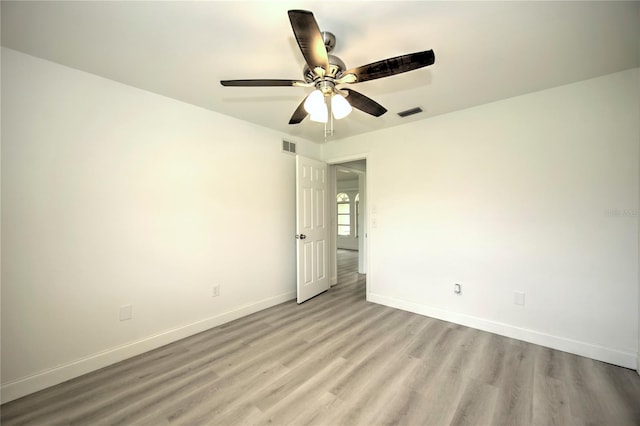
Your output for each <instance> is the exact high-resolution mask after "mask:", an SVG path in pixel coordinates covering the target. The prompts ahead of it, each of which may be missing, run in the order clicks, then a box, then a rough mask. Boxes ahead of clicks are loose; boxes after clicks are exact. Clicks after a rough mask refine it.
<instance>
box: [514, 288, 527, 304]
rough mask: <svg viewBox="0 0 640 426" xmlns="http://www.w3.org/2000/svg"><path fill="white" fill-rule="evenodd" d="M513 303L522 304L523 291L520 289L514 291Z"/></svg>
mask: <svg viewBox="0 0 640 426" xmlns="http://www.w3.org/2000/svg"><path fill="white" fill-rule="evenodd" d="M513 303H515V304H516V305H521V306H524V293H523V292H521V291H516V292H514V293H513Z"/></svg>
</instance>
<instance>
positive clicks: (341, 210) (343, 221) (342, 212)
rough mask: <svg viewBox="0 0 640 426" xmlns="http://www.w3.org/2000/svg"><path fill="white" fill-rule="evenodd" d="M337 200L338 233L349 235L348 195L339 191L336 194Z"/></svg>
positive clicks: (349, 211)
mask: <svg viewBox="0 0 640 426" xmlns="http://www.w3.org/2000/svg"><path fill="white" fill-rule="evenodd" d="M336 201H337V202H338V235H342V236H347V237H348V236H349V235H351V206H350V204H349V201H350V200H349V196H348V195H347V194H345V193H344V192H340V193H339V194H338V195H337V196H336Z"/></svg>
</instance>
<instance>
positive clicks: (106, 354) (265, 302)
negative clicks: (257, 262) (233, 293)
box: [0, 292, 296, 404]
mask: <svg viewBox="0 0 640 426" xmlns="http://www.w3.org/2000/svg"><path fill="white" fill-rule="evenodd" d="M295 298H296V293H295V292H288V293H283V294H280V295H278V296H273V297H269V298H266V299H262V300H260V301H257V302H252V303H248V304H246V305H243V306H240V307H237V308H235V309H233V310H231V311H228V312H225V313H222V314H219V315H215V316H212V317H209V318H205V319H203V320H200V321H196V322H194V323H191V324H187V325H184V326H180V327H176V328H173V329H170V330H166V331H163V332H161V333H158V334H155V335H153V336H149V337H145V338H143V339H140V340H137V341H135V342H131V343H127V344H125V345H122V346H118V347H115V348H111V349H107V350H105V351H102V352H98V353H95V354H92V355H89V356H87V357H84V358H80V359H77V360H75V361H72V362H69V363H67V364H63V365H59V366H57V367H54V368H50V369H47V370H44V371H41V372H39V373H36V374H33V375H30V376H27V377H23V378H20V379H17V380H14V381H11V382H7V383H3V384H2V387H1V388H0V393H1V401H2V403H3V404H4V403H5V402H9V401H13V400H14V399H18V398H21V397H23V396H26V395H29V394H31V393H34V392H37V391H40V390H43V389H46V388H48V387H50V386H54V385H57V384H59V383H62V382H65V381H67V380H71V379H73V378H76V377H79V376H81V375H83V374H87V373H90V372H92V371H95V370H99V369H100V368H104V367H107V366H109V365H112V364H115V363H117V362H120V361H123V360H125V359H128V358H131V357H134V356H136V355H140V354H142V353H144V352H148V351H150V350H153V349H156V348H159V347H161V346H164V345H167V344H169V343H173V342H176V341H178V340H181V339H184V338H185V337H189V336H193V335H194V334H198V333H201V332H203V331H206V330H209V329H211V328H214V327H217V326H219V325H222V324H225V323H227V322H230V321H233V320H236V319H238V318H242V317H244V316H247V315H250V314H253V313H255V312H258V311H261V310H263V309H267V308H270V307H272V306H275V305H278V304H280V303H284V302H288V301H289V300H293V299H295Z"/></svg>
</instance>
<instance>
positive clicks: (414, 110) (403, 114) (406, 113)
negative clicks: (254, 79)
mask: <svg viewBox="0 0 640 426" xmlns="http://www.w3.org/2000/svg"><path fill="white" fill-rule="evenodd" d="M419 112H422V108H420V107H415V108H411V109H408V110H406V111H401V112H399V113H398V115H399V116H400V117H402V118H405V117H408V116H410V115H413V114H418V113H419Z"/></svg>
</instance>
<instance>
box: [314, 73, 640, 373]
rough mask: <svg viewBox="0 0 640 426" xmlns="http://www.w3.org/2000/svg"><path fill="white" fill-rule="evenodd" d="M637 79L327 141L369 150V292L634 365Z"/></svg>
mask: <svg viewBox="0 0 640 426" xmlns="http://www.w3.org/2000/svg"><path fill="white" fill-rule="evenodd" d="M639 80H640V69H635V70H630V71H626V72H621V73H616V74H612V75H608V76H604V77H601V78H596V79H592V80H588V81H583V82H579V83H576V84H571V85H567V86H563V87H558V88H555V89H551V90H545V91H541V92H537V93H532V94H529V95H525V96H521V97H517V98H512V99H508V100H504V101H500V102H496V103H492V104H488V105H483V106H480V107H476V108H472V109H468V110H465V111H460V112H456V113H451V114H447V115H442V116H437V117H433V118H430V119H427V120H423V121H419V122H414V123H410V124H407V125H404V126H400V127H394V128H391V129H387V130H385V131H379V132H374V133H368V134H365V135H361V136H359V137H353V138H349V139H345V140H340V141H337V142H333V143H329V144H326V145H325V146H324V151H323V156H324V158H325V159H326V160H327V161H331V160H332V159H334V158H342V157H345V156H349V155H353V154H356V153H357V154H360V153H363V152H366V153H368V157H367V164H368V166H370V167H368V168H367V169H368V172H367V178H368V179H369V187H368V188H369V192H368V216H369V222H368V224H369V247H370V253H369V260H370V264H369V265H368V272H369V275H368V279H369V283H368V284H369V294H368V299H369V300H371V301H374V302H378V303H382V304H386V305H389V306H395V307H398V308H401V309H406V310H409V311H413V312H418V313H422V314H426V315H430V316H434V317H438V318H442V319H446V320H450V321H453V322H456V323H460V324H465V325H470V326H473V327H477V328H480V329H485V330H489V331H493V332H497V333H500V334H503V335H508V336H512V337H516V338H520V339H523V340H528V341H531V342H535V343H540V344H543V345H546V346H550V347H555V348H558V349H562V350H566V351H569V352H574V353H578V354H581V355H586V356H590V357H592V358H596V359H600V360H604V361H607V362H611V363H614V364H618V365H624V366H626V367H631V368H635V364H636V356H637V353H638V327H639V325H638V323H639V322H638V237H637V235H638V181H639V176H638V168H639V165H638V145H639V141H640V129H639V127H640V125H639V122H638V116H639V114H640V99H639V95H638V94H639V93H640V84H639ZM425 102H428V100H426V101H425ZM398 248H402V250H399V249H398ZM454 283H461V284H462V287H463V293H462V295H461V296H457V295H455V294H454V293H453V285H454ZM516 291H519V292H524V293H525V294H526V296H525V305H524V306H519V305H515V304H514V292H516Z"/></svg>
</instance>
